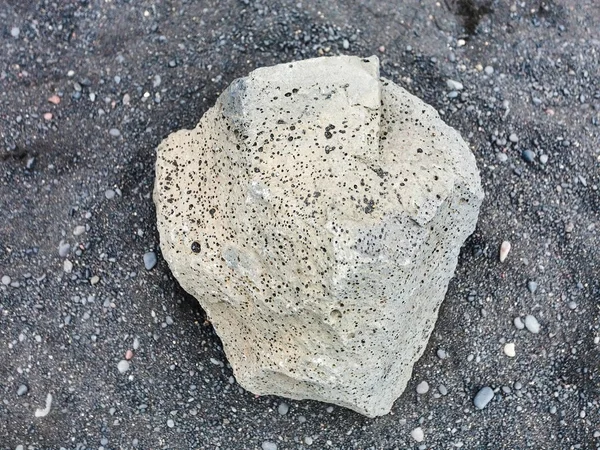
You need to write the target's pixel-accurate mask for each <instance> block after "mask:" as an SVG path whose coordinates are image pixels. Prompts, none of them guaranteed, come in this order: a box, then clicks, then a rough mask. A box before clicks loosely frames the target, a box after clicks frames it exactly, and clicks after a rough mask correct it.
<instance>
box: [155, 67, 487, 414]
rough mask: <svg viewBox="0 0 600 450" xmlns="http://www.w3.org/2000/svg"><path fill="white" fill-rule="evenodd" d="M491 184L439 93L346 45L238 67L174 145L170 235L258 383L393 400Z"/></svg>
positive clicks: (236, 358) (230, 352)
mask: <svg viewBox="0 0 600 450" xmlns="http://www.w3.org/2000/svg"><path fill="white" fill-rule="evenodd" d="M482 199H483V192H482V189H481V185H480V179H479V173H478V171H477V167H476V164H475V158H474V157H473V154H472V153H471V152H470V150H469V147H468V146H467V145H466V144H465V142H464V141H463V140H462V139H461V137H460V135H459V134H458V133H457V132H456V131H455V130H454V129H452V128H450V127H448V126H447V125H446V124H445V123H444V122H443V121H442V120H441V119H440V117H439V116H438V114H437V113H436V111H435V110H434V109H433V108H432V107H430V106H428V105H426V104H425V103H423V102H422V101H421V100H419V99H418V98H416V97H414V96H413V95H411V94H409V93H408V92H407V91H405V90H404V89H402V88H401V87H399V86H397V85H396V84H394V83H393V82H391V81H389V80H386V79H384V78H380V77H379V61H378V59H377V58H376V57H370V58H366V59H362V58H357V57H349V56H339V57H329V58H317V59H311V60H306V61H300V62H292V63H288V64H280V65H277V66H274V67H267V68H261V69H257V70H255V71H253V72H252V73H250V75H249V76H248V77H246V78H241V79H238V80H235V81H234V82H233V83H232V84H231V85H230V86H229V87H228V88H227V89H226V90H225V92H223V94H221V96H220V97H219V98H218V100H217V102H216V104H215V106H214V107H212V108H211V109H210V110H208V111H207V112H206V113H205V114H204V116H203V117H202V119H201V120H200V123H199V124H198V126H197V127H196V128H194V129H193V130H180V131H177V132H175V133H173V134H171V135H170V136H169V137H167V138H166V139H165V140H164V141H163V142H162V143H161V144H160V146H159V148H158V155H157V162H156V182H155V188H154V201H155V203H156V210H157V219H158V230H159V232H160V243H161V250H162V254H163V256H164V258H165V259H166V261H167V262H168V264H169V266H170V268H171V270H172V272H173V274H174V276H175V277H176V278H177V280H178V281H179V283H180V284H181V286H182V287H183V288H184V289H185V290H186V291H188V292H189V293H190V294H192V295H193V296H194V297H196V298H197V299H198V300H199V301H200V304H201V305H202V307H203V308H204V309H205V310H206V313H207V315H208V317H209V319H210V321H211V322H212V324H213V326H214V327H215V330H216V331H217V333H218V335H219V336H220V338H221V340H222V343H223V347H224V350H225V353H226V355H227V358H228V359H229V362H230V364H231V366H232V367H233V371H234V374H235V377H236V379H237V381H238V382H239V383H240V384H241V385H242V386H243V387H245V388H246V389H248V390H249V391H251V392H253V393H255V394H258V395H266V394H274V395H279V396H283V397H289V398H293V399H314V400H320V401H323V402H329V403H334V404H337V405H341V406H344V407H347V408H350V409H353V410H355V411H358V412H359V413H361V414H364V415H366V416H369V417H374V416H378V415H383V414H386V413H388V412H389V411H390V409H391V407H392V405H393V403H394V401H395V400H396V399H397V398H398V397H399V396H400V394H401V393H402V392H403V390H404V389H405V387H406V384H407V382H408V380H409V379H410V376H411V371H412V367H413V364H414V363H415V362H416V361H417V359H418V358H419V357H420V355H421V354H422V353H423V351H424V349H425V347H426V345H427V340H428V338H429V336H430V334H431V332H432V330H433V327H434V324H435V321H436V319H437V314H438V309H439V307H440V304H441V302H442V300H443V299H444V295H445V293H446V290H447V287H448V282H449V280H450V278H451V277H452V275H453V272H454V269H455V267H456V263H457V258H458V254H459V251H460V247H461V245H462V244H463V242H464V241H465V239H466V238H467V237H468V236H469V235H470V234H471V233H472V232H473V230H474V228H475V224H476V221H477V215H478V212H479V207H480V204H481V202H482Z"/></svg>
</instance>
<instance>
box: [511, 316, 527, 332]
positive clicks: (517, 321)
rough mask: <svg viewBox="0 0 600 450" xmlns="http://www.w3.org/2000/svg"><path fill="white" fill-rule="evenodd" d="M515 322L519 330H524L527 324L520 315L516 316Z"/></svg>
mask: <svg viewBox="0 0 600 450" xmlns="http://www.w3.org/2000/svg"><path fill="white" fill-rule="evenodd" d="M513 323H514V324H515V327H517V329H518V330H522V329H523V328H525V324H524V323H523V321H522V320H521V318H520V317H515V320H513Z"/></svg>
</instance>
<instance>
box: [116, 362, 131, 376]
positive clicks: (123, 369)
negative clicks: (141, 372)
mask: <svg viewBox="0 0 600 450" xmlns="http://www.w3.org/2000/svg"><path fill="white" fill-rule="evenodd" d="M117 369H119V372H120V373H125V372H127V371H128V370H129V361H127V360H126V359H122V360H121V361H119V364H118V365H117Z"/></svg>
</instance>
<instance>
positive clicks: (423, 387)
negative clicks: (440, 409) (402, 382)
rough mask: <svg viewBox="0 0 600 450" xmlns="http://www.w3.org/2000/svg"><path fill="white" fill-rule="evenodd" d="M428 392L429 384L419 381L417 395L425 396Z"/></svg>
mask: <svg viewBox="0 0 600 450" xmlns="http://www.w3.org/2000/svg"><path fill="white" fill-rule="evenodd" d="M427 392H429V383H427V381H421V382H420V383H419V384H417V394H421V395H422V394H427Z"/></svg>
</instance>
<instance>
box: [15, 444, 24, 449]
mask: <svg viewBox="0 0 600 450" xmlns="http://www.w3.org/2000/svg"><path fill="white" fill-rule="evenodd" d="M15 450H25V447H23V446H22V445H20V444H19V445H17V446H16V447H15Z"/></svg>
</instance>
